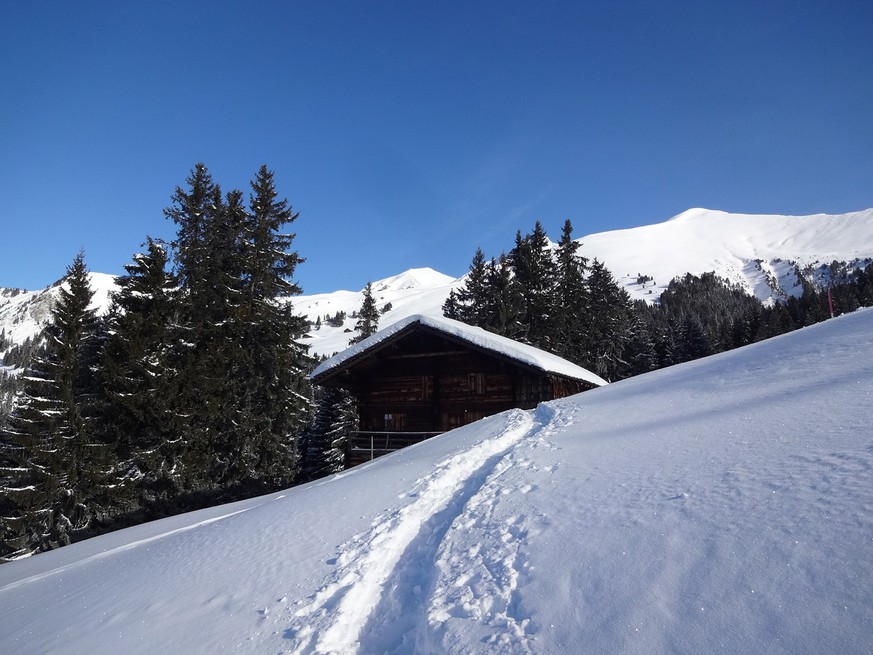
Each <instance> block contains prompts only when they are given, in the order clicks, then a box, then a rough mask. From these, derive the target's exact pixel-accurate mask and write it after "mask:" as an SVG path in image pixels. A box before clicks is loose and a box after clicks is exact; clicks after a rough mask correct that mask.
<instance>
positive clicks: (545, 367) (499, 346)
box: [311, 314, 607, 386]
mask: <svg viewBox="0 0 873 655" xmlns="http://www.w3.org/2000/svg"><path fill="white" fill-rule="evenodd" d="M414 323H420V324H421V325H424V326H427V327H429V328H432V329H434V330H437V331H439V332H443V333H445V334H448V335H451V336H453V337H456V338H459V339H462V340H463V341H466V342H468V343H470V344H472V345H474V346H477V347H479V348H483V349H485V350H490V351H492V352H495V353H498V354H500V355H503V356H504V357H507V358H508V359H513V360H515V361H518V362H521V363H522V364H527V365H528V366H531V367H533V368H536V369H539V370H541V371H544V372H546V373H554V374H555V375H560V376H563V377H567V378H572V379H574V380H583V381H585V382H590V383H592V384H595V385H597V386H603V385H605V384H607V382H606V380H604V379H603V378H601V377H600V376H598V375H595V374H594V373H592V372H591V371H589V370H588V369H585V368H582V367H581V366H577V365H576V364H573V363H572V362H568V361H567V360H566V359H563V358H561V357H558V356H557V355H553V354H551V353H547V352H546V351H544V350H540V349H539V348H535V347H533V346H530V345H528V344H525V343H519V342H518V341H513V340H512V339H508V338H506V337H502V336H500V335H498V334H493V333H491V332H488V331H487V330H483V329H482V328H479V327H474V326H472V325H467V324H466V323H461V322H460V321H455V320H452V319H450V318H444V317H436V316H425V315H423V314H414V315H412V316H409V317H407V318H405V319H403V320H401V321H398V322H396V323H393V324H391V325H389V326H388V327H386V328H385V329H383V330H380V331H379V332H377V333H376V334H374V335H372V336H369V337H367V338H366V339H364V340H363V341H360V342H359V343H356V344H355V345H353V346H351V347H350V348H347V349H346V350H344V351H343V352H341V353H338V354H336V355H334V356H333V357H331V358H330V359H327V360H325V361H324V362H322V363H321V364H319V365H318V366H317V367H316V369H315V370H314V371H313V372H312V375H311V377H312V378H317V377H319V376H321V375H324V374H325V373H327V372H328V371H330V370H331V369H334V368H336V367H338V366H341V365H342V364H344V363H345V362H347V361H349V360H351V359H354V358H356V357H358V356H359V355H361V354H362V353H364V352H366V351H368V350H370V349H371V348H373V347H374V346H377V345H379V344H380V343H382V342H384V341H386V340H387V339H390V338H391V337H393V336H394V335H396V334H397V333H399V332H401V331H402V330H405V329H406V328H407V327H409V326H410V325H412V324H414Z"/></svg>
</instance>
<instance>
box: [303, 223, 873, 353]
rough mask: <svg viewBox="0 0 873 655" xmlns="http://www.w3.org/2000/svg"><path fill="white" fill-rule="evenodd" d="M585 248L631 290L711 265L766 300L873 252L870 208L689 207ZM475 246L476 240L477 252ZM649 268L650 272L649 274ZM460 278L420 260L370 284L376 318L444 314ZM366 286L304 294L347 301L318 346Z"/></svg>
mask: <svg viewBox="0 0 873 655" xmlns="http://www.w3.org/2000/svg"><path fill="white" fill-rule="evenodd" d="M578 241H579V242H580V243H581V247H580V249H579V252H580V253H581V254H582V255H584V256H585V257H588V258H589V259H594V258H595V257H596V258H597V259H599V260H600V261H602V262H603V263H604V264H606V267H607V268H608V269H609V270H610V271H612V273H613V275H614V276H615V277H616V279H617V280H618V281H619V283H620V284H622V285H623V286H624V288H625V289H626V290H627V291H628V293H629V294H630V295H631V297H632V298H634V299H643V300H648V301H650V302H651V301H653V300H655V299H657V298H658V296H660V294H661V292H662V291H663V290H664V289H666V288H667V285H668V284H669V283H670V280H672V279H673V278H674V277H676V276H680V275H684V274H686V273H693V274H695V275H700V274H702V273H707V272H709V271H715V272H716V273H717V274H718V275H719V276H721V277H723V278H726V279H728V280H730V281H731V282H734V283H736V284H739V285H741V286H742V287H743V288H745V289H746V290H747V291H748V292H749V294H754V295H755V296H757V297H758V298H759V299H760V300H761V301H762V302H772V301H773V300H776V299H785V298H787V297H788V296H789V295H795V296H799V295H800V294H801V293H802V291H803V288H802V286H801V283H800V279H799V277H798V271H799V272H800V274H801V275H803V276H804V277H805V278H806V279H807V280H810V281H814V282H815V281H819V282H820V281H823V280H824V281H826V280H827V278H828V275H829V274H830V271H829V269H828V266H829V265H830V264H831V262H833V261H834V260H837V261H843V262H846V263H847V264H852V263H856V262H858V263H866V262H869V261H871V260H873V209H867V210H864V211H860V212H853V213H849V214H840V215H826V214H817V215H814V216H770V215H751V214H729V213H727V212H721V211H714V210H709V209H689V210H688V211H685V212H683V213H681V214H679V215H678V216H674V217H673V218H671V219H670V220H668V221H665V222H663V223H658V224H656V225H647V226H644V227H637V228H632V229H627V230H616V231H612V232H601V233H598V234H591V235H588V236H585V237H582V238H580V239H578ZM474 250H475V246H474V247H473V248H471V251H470V252H471V259H472V253H473V251H474ZM646 278H648V279H646ZM461 284H463V278H460V279H458V280H452V279H451V278H449V277H448V276H445V275H442V274H440V273H437V272H436V271H433V270H432V269H414V270H412V271H407V272H406V273H403V274H401V275H399V276H396V277H395V278H388V279H387V280H382V281H380V282H377V283H375V284H374V290H375V291H377V293H376V297H377V302H378V304H379V306H380V307H382V306H384V305H385V304H386V303H388V302H390V303H392V305H393V309H392V310H391V311H388V312H387V313H386V314H385V315H384V316H383V317H382V319H381V320H380V325H382V326H385V325H389V324H391V323H393V322H395V321H399V320H401V319H404V318H406V317H407V316H410V315H412V314H429V315H441V314H442V304H443V303H444V302H445V299H446V297H447V296H448V294H449V291H450V290H451V289H453V288H457V287H459V286H461ZM362 301H363V293H362V291H359V292H350V291H337V292H334V293H327V294H320V295H316V296H302V297H300V298H296V299H295V300H294V305H295V307H297V308H298V309H299V310H300V311H301V313H303V314H305V315H306V316H307V317H308V318H309V319H310V320H311V321H315V320H316V319H317V318H318V317H319V316H320V317H322V319H323V318H324V316H326V315H334V314H335V313H336V312H337V311H344V312H346V314H347V315H348V316H349V318H348V319H347V320H346V321H345V323H344V324H343V325H342V326H341V327H338V328H336V327H331V326H329V325H326V324H325V323H324V322H323V321H322V326H321V328H320V329H319V330H318V331H313V332H312V333H311V337H312V338H311V340H309V341H308V343H309V344H310V347H311V351H312V352H314V353H315V354H320V355H330V354H333V353H335V352H338V351H341V350H343V349H344V348H346V347H347V346H348V343H349V339H350V338H351V337H352V336H354V335H353V334H351V333H350V332H351V330H352V329H353V328H354V324H355V320H354V319H353V318H351V314H352V312H355V311H357V310H358V309H360V307H361V303H362Z"/></svg>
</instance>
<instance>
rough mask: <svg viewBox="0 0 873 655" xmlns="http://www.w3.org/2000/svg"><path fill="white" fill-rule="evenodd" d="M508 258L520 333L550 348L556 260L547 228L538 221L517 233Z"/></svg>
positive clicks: (543, 347)
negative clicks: (518, 306)
mask: <svg viewBox="0 0 873 655" xmlns="http://www.w3.org/2000/svg"><path fill="white" fill-rule="evenodd" d="M509 259H510V261H511V263H512V270H513V273H514V274H515V280H516V281H517V282H518V285H519V287H520V289H521V314H520V315H519V319H518V322H519V324H520V334H521V336H522V338H523V340H524V341H526V342H527V343H529V344H531V345H534V346H536V347H538V348H542V349H544V350H552V348H553V346H552V341H553V339H554V337H555V323H554V310H555V305H556V302H555V301H556V299H555V293H554V292H555V262H554V259H553V258H552V251H551V247H550V245H549V240H548V238H547V237H546V231H545V230H544V229H543V226H542V224H541V223H540V222H539V221H537V222H536V224H535V225H534V231H533V232H531V233H530V234H528V235H527V236H525V237H522V236H521V232H518V233H516V236H515V248H513V249H512V251H511V252H510V253H509Z"/></svg>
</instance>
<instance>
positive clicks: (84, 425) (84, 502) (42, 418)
mask: <svg viewBox="0 0 873 655" xmlns="http://www.w3.org/2000/svg"><path fill="white" fill-rule="evenodd" d="M92 297H93V291H92V290H91V286H90V282H89V280H88V272H87V268H86V266H85V260H84V254H83V253H81V252H80V253H79V254H78V255H77V256H76V258H75V259H74V261H73V263H72V264H71V265H70V267H68V269H67V275H66V277H65V284H64V285H63V286H62V287H61V289H60V291H59V298H58V301H57V303H56V304H55V306H54V308H53V310H52V314H51V320H50V323H49V325H48V326H47V327H46V329H45V331H44V337H45V346H44V349H43V350H41V351H40V352H39V353H38V354H37V356H35V357H34V359H33V360H32V361H31V365H30V367H29V369H28V370H27V371H26V373H25V375H24V380H23V382H24V390H23V393H22V395H21V396H20V398H19V400H18V404H17V405H16V407H15V410H14V411H13V414H12V416H11V417H10V421H9V426H8V428H7V430H6V433H5V434H4V437H3V441H4V442H5V443H6V444H7V446H9V447H8V448H5V449H4V450H5V452H7V454H8V457H9V458H11V461H10V459H7V461H6V462H5V466H4V472H5V477H6V480H7V481H8V482H9V483H11V484H7V485H6V487H5V491H4V495H5V498H4V501H3V503H4V504H5V505H6V508H5V509H6V510H7V511H5V512H4V514H3V517H2V519H0V520H2V523H3V525H2V531H3V539H4V552H3V553H2V555H3V556H4V557H9V556H17V555H21V554H24V553H27V552H33V551H35V550H44V549H47V548H53V547H56V546H59V545H64V544H67V543H69V542H70V540H71V538H72V536H73V534H74V533H75V532H76V531H80V530H83V529H84V528H86V527H87V526H88V524H89V522H90V521H91V520H92V519H93V518H94V517H95V516H97V515H98V514H99V513H100V512H101V509H100V507H99V502H100V500H99V499H100V497H101V495H102V491H103V490H104V488H105V487H104V484H105V480H103V478H102V465H103V464H105V449H104V448H102V444H100V443H99V442H97V441H96V439H95V432H96V429H95V428H96V425H95V424H96V420H97V414H98V408H99V389H100V387H99V384H98V381H97V379H96V377H95V370H96V360H97V358H98V356H99V348H100V343H101V342H100V338H101V334H100V325H99V321H98V319H97V317H96V315H95V313H94V311H93V310H92V309H90V307H89V306H90V304H91V299H92ZM10 464H14V465H13V466H10Z"/></svg>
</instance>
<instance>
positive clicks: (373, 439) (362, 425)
mask: <svg viewBox="0 0 873 655" xmlns="http://www.w3.org/2000/svg"><path fill="white" fill-rule="evenodd" d="M311 379H312V381H313V382H314V383H315V384H319V385H323V386H328V387H331V386H338V387H342V388H345V389H347V390H348V391H350V392H351V393H352V395H353V396H354V397H355V398H356V399H357V403H358V414H359V432H358V433H357V434H356V436H355V439H354V447H353V448H352V452H351V453H350V454H349V460H348V465H354V464H357V463H360V462H361V461H366V460H368V459H372V458H373V457H376V456H378V455H381V454H384V453H386V452H390V451H393V450H397V449H399V448H402V447H404V446H407V445H410V444H412V443H416V442H418V441H422V440H423V439H426V438H428V437H431V436H434V435H436V434H439V433H441V432H445V431H447V430H451V429H453V428H456V427H459V426H462V425H466V424H467V423H471V422H473V421H476V420H478V419H481V418H483V417H485V416H489V415H491V414H496V413H498V412H501V411H504V410H506V409H510V408H513V407H517V408H520V409H531V408H533V407H536V405H537V404H538V403H540V402H543V401H546V400H554V399H556V398H562V397H564V396H569V395H572V394H576V393H579V392H581V391H586V390H588V389H592V388H594V387H598V386H601V385H604V384H606V381H605V380H603V379H601V378H600V377H598V376H596V375H595V374H593V373H591V372H590V371H588V370H586V369H584V368H582V367H580V366H576V365H575V364H572V363H571V362H568V361H567V360H564V359H562V358H560V357H557V356H556V355H552V354H551V353H547V352H545V351H542V350H539V349H538V348H534V347H533V346H529V345H527V344H522V343H519V342H517V341H513V340H511V339H507V338H505V337H501V336H498V335H496V334H492V333H490V332H487V331H485V330H483V329H481V328H477V327H472V326H469V325H466V324H464V323H460V322H458V321H454V320H451V319H447V318H439V317H432V316H421V315H416V316H410V317H409V318H406V319H404V320H402V321H400V322H398V323H395V324H393V325H391V326H389V327H387V328H385V329H384V330H381V331H380V332H377V333H376V334H374V335H372V336H371V337H368V338H367V339H364V340H363V341H361V342H360V343H358V344H355V345H354V346H352V347H350V348H348V349H347V350H345V351H343V352H341V353H339V354H338V355H335V356H334V357H332V358H330V359H328V360H327V361H325V362H323V363H322V364H321V365H320V366H318V367H317V368H316V369H315V371H314V372H313V373H312V376H311Z"/></svg>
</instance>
